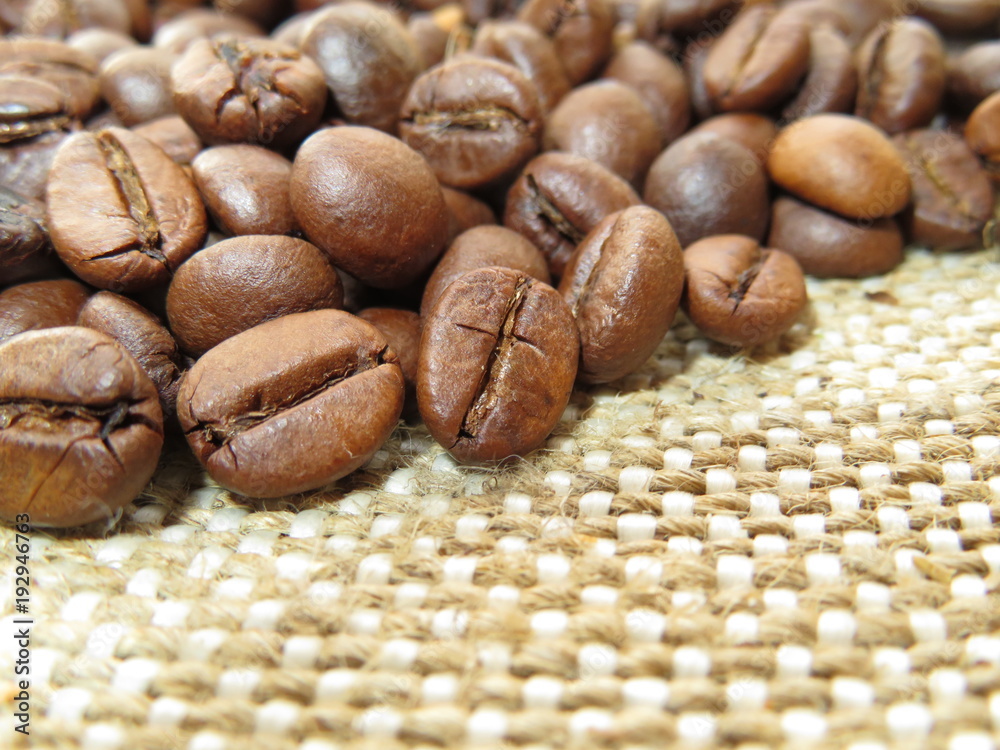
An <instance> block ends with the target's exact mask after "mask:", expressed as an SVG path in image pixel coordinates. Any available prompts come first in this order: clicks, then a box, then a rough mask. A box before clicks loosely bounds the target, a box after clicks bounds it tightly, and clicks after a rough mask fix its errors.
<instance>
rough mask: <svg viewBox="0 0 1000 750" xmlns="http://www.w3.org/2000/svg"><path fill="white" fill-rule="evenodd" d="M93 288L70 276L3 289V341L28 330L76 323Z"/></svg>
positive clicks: (0, 300) (0, 319)
mask: <svg viewBox="0 0 1000 750" xmlns="http://www.w3.org/2000/svg"><path fill="white" fill-rule="evenodd" d="M89 296H90V290H89V289H87V287H85V286H84V285H83V284H80V283H79V282H76V281H70V280H69V279H60V280H56V281H33V282H29V283H26V284H18V285H17V286H12V287H8V288H7V289H4V290H3V292H0V342H3V341H6V340H7V339H9V338H12V337H14V336H16V335H17V334H19V333H24V332H25V331H36V330H40V329H42V328H56V327H59V326H71V325H75V324H76V317H77V315H78V314H79V312H80V308H81V307H83V305H84V303H85V302H86V301H87V298H88V297H89Z"/></svg>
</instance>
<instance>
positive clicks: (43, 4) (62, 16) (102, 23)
mask: <svg viewBox="0 0 1000 750" xmlns="http://www.w3.org/2000/svg"><path fill="white" fill-rule="evenodd" d="M95 27H96V28H105V29H111V30H112V31H117V32H118V33H120V34H127V33H129V31H131V28H132V17H131V15H130V14H129V11H128V6H127V5H126V4H125V2H124V0H63V2H59V3H56V4H53V3H51V2H47V0H27V3H26V4H25V7H24V17H23V18H22V20H21V26H20V28H19V29H18V30H19V31H20V33H21V34H24V35H27V36H46V37H53V38H57V39H65V38H66V37H68V36H69V35H70V34H72V33H74V32H76V31H80V30H81V29H89V28H95Z"/></svg>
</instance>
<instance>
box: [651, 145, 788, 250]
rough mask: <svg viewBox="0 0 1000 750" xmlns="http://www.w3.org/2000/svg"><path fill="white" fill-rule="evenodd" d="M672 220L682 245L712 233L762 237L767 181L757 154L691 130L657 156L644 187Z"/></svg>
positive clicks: (654, 203) (652, 204)
mask: <svg viewBox="0 0 1000 750" xmlns="http://www.w3.org/2000/svg"><path fill="white" fill-rule="evenodd" d="M643 195H644V197H645V201H646V203H648V204H649V205H650V206H652V207H653V208H655V209H657V210H658V211H661V212H662V213H663V214H664V215H665V216H666V217H667V220H668V221H669V222H670V226H671V227H673V230H674V232H676V233H677V238H678V239H679V240H680V243H681V246H682V247H687V246H688V245H690V244H691V243H692V242H694V241H695V240H698V239H700V238H702V237H707V236H709V235H713V234H726V233H739V234H745V235H748V236H750V237H753V238H755V239H763V237H764V232H765V231H766V229H767V217H768V213H769V207H770V203H769V199H768V181H767V175H766V174H765V172H764V170H763V168H762V167H761V166H760V165H759V164H758V163H757V160H756V159H755V158H754V155H753V154H752V153H751V152H750V151H748V150H747V149H745V148H743V146H741V145H740V144H738V143H736V141H733V140H730V139H728V138H723V137H721V136H718V135H714V134H712V133H693V134H690V135H686V136H684V137H683V138H681V139H680V140H677V141H674V142H673V143H672V144H671V145H670V147H669V148H667V150H666V151H664V152H663V153H662V154H660V155H659V156H658V157H657V159H656V161H655V162H653V166H652V168H651V169H650V170H649V177H648V178H647V179H646V188H645V192H644V193H643Z"/></svg>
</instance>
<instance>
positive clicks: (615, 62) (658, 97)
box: [604, 42, 691, 147]
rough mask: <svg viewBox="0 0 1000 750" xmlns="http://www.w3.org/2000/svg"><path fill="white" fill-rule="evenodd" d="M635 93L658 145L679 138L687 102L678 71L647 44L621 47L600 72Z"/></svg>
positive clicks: (688, 108) (687, 114) (688, 111)
mask: <svg viewBox="0 0 1000 750" xmlns="http://www.w3.org/2000/svg"><path fill="white" fill-rule="evenodd" d="M604 77H605V78H613V79H615V80H617V81H621V82H622V83H625V84H628V85H629V86H631V87H632V88H634V89H635V90H636V92H637V93H638V94H639V96H640V97H641V98H642V101H643V102H644V103H645V105H646V106H647V107H649V111H650V112H651V113H652V115H653V119H655V120H656V126H657V130H658V131H659V133H660V145H661V147H662V146H666V145H667V144H669V143H671V142H672V141H674V140H676V139H677V138H679V137H680V136H681V135H682V134H683V133H684V131H685V130H687V127H688V124H689V123H690V122H691V101H690V92H689V91H688V85H687V81H686V80H685V78H684V71H683V70H682V69H681V67H680V66H679V65H678V64H677V63H675V62H674V61H673V60H671V59H670V58H669V57H667V56H666V55H663V54H661V53H660V52H658V51H657V50H656V48H655V47H653V46H652V45H651V44H648V43H646V42H632V43H631V44H628V45H626V46H624V47H622V48H621V49H620V50H618V52H616V53H615V56H614V57H612V58H611V62H609V63H608V67H606V68H605V69H604Z"/></svg>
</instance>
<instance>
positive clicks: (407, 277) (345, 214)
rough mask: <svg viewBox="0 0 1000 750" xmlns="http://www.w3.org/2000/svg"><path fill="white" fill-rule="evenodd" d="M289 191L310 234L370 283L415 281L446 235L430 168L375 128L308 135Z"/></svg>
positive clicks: (341, 263)
mask: <svg viewBox="0 0 1000 750" xmlns="http://www.w3.org/2000/svg"><path fill="white" fill-rule="evenodd" d="M291 197H292V209H293V210H294V211H295V216H296V218H297V219H298V221H299V224H300V225H301V226H302V228H303V230H304V231H305V233H306V237H308V238H309V240H310V241H311V242H313V243H314V244H316V245H317V246H318V247H320V248H322V249H323V250H325V251H326V252H327V253H328V254H329V255H330V257H331V258H333V262H334V263H335V264H336V265H337V266H338V267H340V268H342V269H344V270H345V271H347V272H348V273H350V274H352V275H354V276H357V277H358V278H359V279H360V280H361V281H363V282H364V283H366V284H370V285H371V286H375V287H379V288H388V289H393V288H398V287H402V286H405V285H406V284H408V283H410V282H411V281H413V280H415V279H416V278H417V277H419V276H420V274H421V273H423V272H424V271H425V270H427V268H429V267H430V265H431V264H432V263H433V262H434V260H435V259H436V258H437V257H438V255H439V254H440V253H441V250H442V249H443V248H444V243H445V241H446V239H447V237H448V209H447V206H446V205H445V202H444V198H443V197H442V195H441V188H440V186H439V185H438V181H437V179H436V178H435V177H434V172H433V171H432V170H431V168H430V166H428V164H427V162H426V161H425V160H424V159H423V157H421V156H420V154H418V153H417V152H416V151H414V150H413V149H411V148H410V147H409V146H407V145H406V144H405V143H402V142H401V141H398V140H396V139H395V138H393V137H392V136H388V135H386V134H384V133H380V132H378V131H376V130H372V129H371V128H360V127H349V126H348V127H339V128H331V129H328V130H321V131H319V132H317V133H315V134H313V135H312V136H311V137H310V138H309V139H308V140H306V142H305V143H303V144H302V146H301V147H300V148H299V150H298V153H297V154H296V155H295V162H294V164H293V165H292V183H291Z"/></svg>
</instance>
